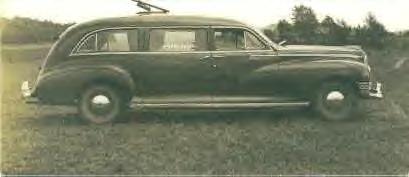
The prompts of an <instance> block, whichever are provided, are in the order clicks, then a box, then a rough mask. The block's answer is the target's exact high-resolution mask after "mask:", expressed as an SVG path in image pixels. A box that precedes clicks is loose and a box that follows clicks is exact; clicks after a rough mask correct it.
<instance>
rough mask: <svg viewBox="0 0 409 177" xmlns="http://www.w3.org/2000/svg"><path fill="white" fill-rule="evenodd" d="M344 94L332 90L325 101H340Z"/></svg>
mask: <svg viewBox="0 0 409 177" xmlns="http://www.w3.org/2000/svg"><path fill="white" fill-rule="evenodd" d="M344 98H345V96H344V94H342V93H341V92H339V91H332V92H330V93H328V95H327V98H326V99H327V101H342V100H344Z"/></svg>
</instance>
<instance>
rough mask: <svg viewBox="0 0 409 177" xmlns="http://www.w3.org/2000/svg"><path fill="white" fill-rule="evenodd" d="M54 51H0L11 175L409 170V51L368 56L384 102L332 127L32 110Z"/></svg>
mask: <svg viewBox="0 0 409 177" xmlns="http://www.w3.org/2000/svg"><path fill="white" fill-rule="evenodd" d="M47 50H48V48H47V47H46V46H44V47H33V46H30V47H19V46H13V47H8V48H4V50H3V51H2V69H1V71H2V74H3V83H2V88H3V95H2V112H1V135H2V137H1V147H2V153H1V172H2V173H5V174H407V173H408V171H409V117H408V114H409V61H408V62H406V63H403V64H401V65H400V66H399V64H396V63H398V62H399V61H402V60H404V59H405V57H409V51H407V50H399V51H398V50H392V49H387V50H379V51H376V50H371V51H369V57H370V59H371V64H372V65H373V66H374V70H375V72H376V75H377V77H378V78H379V79H380V80H381V81H382V82H384V83H385V92H386V98H385V99H384V100H382V101H365V102H363V103H362V105H361V106H362V107H363V108H364V109H365V112H366V113H365V116H363V117H356V118H355V119H354V120H352V121H345V122H326V121H322V120H319V119H317V118H315V117H313V116H306V112H303V111H255V110H247V111H187V110H173V111H159V110H156V111H154V110H151V111H143V112H135V113H133V114H132V120H131V121H130V122H129V123H121V124H115V125H85V124H82V123H81V122H80V121H78V120H77V117H76V116H77V115H76V114H75V109H70V108H64V107H50V106H48V107H38V106H35V105H26V104H24V103H23V102H22V100H21V98H20V93H19V88H20V83H21V81H23V80H25V79H27V78H28V79H31V80H33V79H34V78H35V75H36V71H37V68H38V65H39V64H40V62H41V59H42V58H44V56H45V54H46V52H47Z"/></svg>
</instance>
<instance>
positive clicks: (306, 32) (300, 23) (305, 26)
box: [292, 5, 319, 44]
mask: <svg viewBox="0 0 409 177" xmlns="http://www.w3.org/2000/svg"><path fill="white" fill-rule="evenodd" d="M292 21H293V24H294V26H293V27H294V28H293V30H294V33H295V35H296V36H297V39H296V41H297V42H299V43H310V44H311V43H317V36H318V26H319V22H318V19H317V17H316V15H315V13H314V11H313V10H312V9H311V8H310V7H307V6H304V5H300V6H295V7H294V8H293V12H292Z"/></svg>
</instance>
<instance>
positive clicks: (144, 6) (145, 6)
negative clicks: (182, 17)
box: [132, 0, 169, 15]
mask: <svg viewBox="0 0 409 177" xmlns="http://www.w3.org/2000/svg"><path fill="white" fill-rule="evenodd" d="M132 1H134V2H136V3H137V4H136V5H137V6H138V7H140V8H141V9H144V10H145V11H142V12H138V13H137V14H142V15H143V14H152V13H169V10H167V9H164V8H161V7H158V6H155V5H153V4H149V3H146V2H143V1H141V0H132ZM152 9H157V11H152Z"/></svg>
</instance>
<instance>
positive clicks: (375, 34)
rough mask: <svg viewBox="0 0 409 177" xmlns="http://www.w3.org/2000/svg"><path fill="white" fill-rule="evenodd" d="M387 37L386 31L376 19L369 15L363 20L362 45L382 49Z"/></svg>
mask: <svg viewBox="0 0 409 177" xmlns="http://www.w3.org/2000/svg"><path fill="white" fill-rule="evenodd" d="M387 37H388V31H387V30H386V29H385V26H384V25H383V24H381V23H380V22H379V21H378V20H377V19H376V17H375V16H374V15H373V14H372V13H369V14H368V16H367V17H366V19H365V27H364V36H363V43H364V44H366V45H369V46H373V47H382V46H383V45H384V43H385V40H386V38H387Z"/></svg>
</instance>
